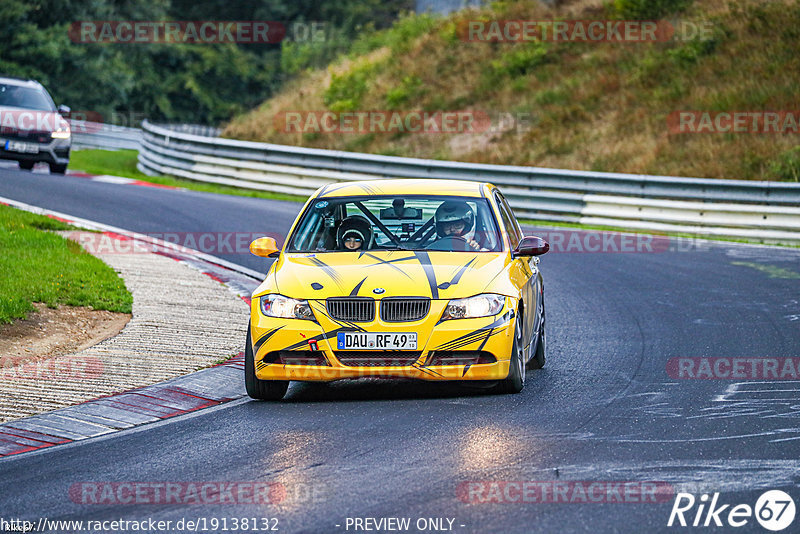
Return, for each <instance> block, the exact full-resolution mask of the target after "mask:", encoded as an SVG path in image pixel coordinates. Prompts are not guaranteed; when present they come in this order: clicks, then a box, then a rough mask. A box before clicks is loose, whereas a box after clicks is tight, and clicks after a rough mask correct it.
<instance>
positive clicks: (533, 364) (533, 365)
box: [528, 299, 547, 369]
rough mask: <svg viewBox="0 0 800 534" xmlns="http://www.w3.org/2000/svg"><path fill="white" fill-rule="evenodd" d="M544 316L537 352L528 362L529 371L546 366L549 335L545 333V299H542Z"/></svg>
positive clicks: (537, 342) (541, 321)
mask: <svg viewBox="0 0 800 534" xmlns="http://www.w3.org/2000/svg"><path fill="white" fill-rule="evenodd" d="M541 310H542V312H541V313H542V316H541V320H540V321H539V324H540V326H539V339H538V340H537V341H536V352H535V353H534V354H533V358H531V359H530V361H529V362H528V369H541V368H542V367H544V364H545V355H546V353H547V334H546V332H545V314H544V299H542V307H541Z"/></svg>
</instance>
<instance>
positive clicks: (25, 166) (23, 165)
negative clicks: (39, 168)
mask: <svg viewBox="0 0 800 534" xmlns="http://www.w3.org/2000/svg"><path fill="white" fill-rule="evenodd" d="M35 164H36V162H35V161H20V162H19V168H20V169H22V170H24V171H30V170H33V166H34V165H35Z"/></svg>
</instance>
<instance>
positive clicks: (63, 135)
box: [50, 121, 70, 139]
mask: <svg viewBox="0 0 800 534" xmlns="http://www.w3.org/2000/svg"><path fill="white" fill-rule="evenodd" d="M50 136H51V137H52V138H53V139H69V136H70V129H69V123H67V122H65V121H61V124H59V125H58V129H57V130H56V131H54V132H53V133H51V134H50Z"/></svg>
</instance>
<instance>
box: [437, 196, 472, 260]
mask: <svg viewBox="0 0 800 534" xmlns="http://www.w3.org/2000/svg"><path fill="white" fill-rule="evenodd" d="M434 221H435V222H436V234H437V235H438V236H439V238H443V237H461V238H463V239H464V240H465V241H466V242H467V244H468V245H469V246H470V247H471V248H473V249H475V250H481V246H480V244H479V243H478V242H477V241H475V240H474V239H470V238H468V237H465V234H467V233H468V232H469V231H470V230H472V227H473V226H474V225H475V214H474V213H473V212H472V208H470V207H469V205H468V204H467V203H466V202H464V201H463V200H447V201H445V202H442V204H441V205H440V206H439V207H438V208H436V213H435V214H434Z"/></svg>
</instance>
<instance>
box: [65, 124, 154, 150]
mask: <svg viewBox="0 0 800 534" xmlns="http://www.w3.org/2000/svg"><path fill="white" fill-rule="evenodd" d="M69 122H70V128H71V129H72V148H73V149H77V150H80V149H81V148H103V149H108V150H119V149H131V150H139V147H140V146H141V142H142V130H140V129H139V128H128V127H126V126H117V125H115V124H104V123H100V122H89V121H78V120H70V121H69Z"/></svg>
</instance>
